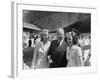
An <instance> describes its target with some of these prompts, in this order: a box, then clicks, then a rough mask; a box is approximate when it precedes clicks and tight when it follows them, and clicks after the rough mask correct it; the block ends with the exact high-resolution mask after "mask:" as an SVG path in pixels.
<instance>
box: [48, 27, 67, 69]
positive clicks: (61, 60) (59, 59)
mask: <svg viewBox="0 0 100 80" xmlns="http://www.w3.org/2000/svg"><path fill="white" fill-rule="evenodd" d="M57 38H58V39H57V40H53V41H52V42H51V45H50V49H49V52H48V56H49V57H50V58H51V60H52V62H51V63H50V68H59V67H66V66H67V59H66V47H67V43H66V42H65V39H64V30H63V29H62V28H59V29H58V30H57Z"/></svg>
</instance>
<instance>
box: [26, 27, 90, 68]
mask: <svg viewBox="0 0 100 80" xmlns="http://www.w3.org/2000/svg"><path fill="white" fill-rule="evenodd" d="M37 39H39V40H38V41H36V42H35V45H34V51H33V58H32V65H31V68H34V69H40V68H60V67H82V66H90V65H91V62H90V58H91V50H90V48H91V47H90V42H91V41H90V36H88V37H84V36H80V33H79V32H78V31H77V30H76V29H72V31H70V32H67V33H64V30H63V28H59V29H57V31H56V37H53V38H50V36H49V31H48V30H47V29H43V31H42V32H41V33H40V38H37ZM28 43H29V46H28V47H31V46H32V41H31V37H30V39H29V41H28Z"/></svg>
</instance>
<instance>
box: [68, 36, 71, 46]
mask: <svg viewBox="0 0 100 80" xmlns="http://www.w3.org/2000/svg"><path fill="white" fill-rule="evenodd" d="M67 42H68V44H69V45H70V44H72V36H67Z"/></svg>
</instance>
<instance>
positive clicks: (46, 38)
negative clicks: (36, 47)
mask: <svg viewBox="0 0 100 80" xmlns="http://www.w3.org/2000/svg"><path fill="white" fill-rule="evenodd" d="M47 40H48V34H47V33H46V34H43V41H44V42H46V41H47Z"/></svg>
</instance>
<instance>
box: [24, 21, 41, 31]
mask: <svg viewBox="0 0 100 80" xmlns="http://www.w3.org/2000/svg"><path fill="white" fill-rule="evenodd" d="M23 27H24V28H28V29H32V30H36V31H41V29H39V28H38V27H37V26H35V25H33V24H30V23H24V26H23Z"/></svg>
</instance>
